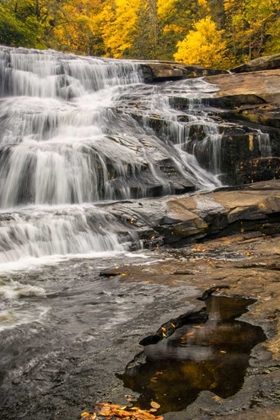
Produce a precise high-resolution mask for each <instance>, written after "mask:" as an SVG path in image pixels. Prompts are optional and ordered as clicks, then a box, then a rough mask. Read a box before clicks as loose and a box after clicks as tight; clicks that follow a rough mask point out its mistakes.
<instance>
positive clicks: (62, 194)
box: [0, 47, 221, 287]
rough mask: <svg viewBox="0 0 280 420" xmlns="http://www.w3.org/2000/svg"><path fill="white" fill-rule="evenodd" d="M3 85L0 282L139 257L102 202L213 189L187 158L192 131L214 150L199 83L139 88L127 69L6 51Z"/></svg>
mask: <svg viewBox="0 0 280 420" xmlns="http://www.w3.org/2000/svg"><path fill="white" fill-rule="evenodd" d="M0 75H1V84H0V98H1V99H0V238H1V240H0V272H3V273H5V272H7V271H8V272H10V271H11V270H12V271H15V270H22V269H27V270H28V269H29V268H32V267H34V266H40V264H43V265H44V264H46V263H48V262H51V263H53V262H54V261H60V260H61V258H64V259H65V258H73V257H77V256H80V257H83V256H88V257H90V256H91V257H94V256H98V255H99V254H100V253H104V252H107V253H108V252H109V253H110V255H113V254H116V253H124V252H126V251H128V250H129V249H130V246H131V244H134V249H135V246H136V248H137V247H138V248H139V249H141V242H140V241H139V239H138V238H137V236H135V234H134V233H133V229H131V230H130V229H129V228H128V227H127V225H125V226H124V225H123V223H122V221H121V218H118V217H116V215H115V214H111V213H110V211H109V210H107V209H106V208H105V207H103V208H101V207H98V204H99V203H100V202H102V201H108V200H109V201H112V200H124V199H136V198H144V197H149V196H154V195H166V194H173V193H177V192H181V193H182V192H187V191H189V190H194V189H197V190H201V189H203V190H211V189H214V188H215V187H218V186H220V185H221V182H220V181H219V177H218V168H217V167H216V168H215V170H213V171H212V173H211V172H207V171H206V170H205V169H203V168H201V167H200V165H199V164H198V162H197V160H196V157H195V155H194V154H192V153H189V152H187V151H186V150H187V146H186V145H187V143H188V141H189V131H190V129H191V127H192V126H193V125H195V126H197V125H200V126H203V127H205V131H207V132H208V134H207V138H211V139H212V140H213V142H217V144H218V139H217V132H218V128H217V127H216V125H215V124H214V123H213V121H211V119H210V118H208V116H207V113H206V112H203V110H202V108H201V98H204V97H206V98H207V97H209V96H211V95H212V94H213V92H215V91H216V88H215V86H212V85H209V84H208V83H206V82H205V81H203V80H202V79H197V80H186V81H180V82H167V83H163V84H160V85H152V84H150V85H147V84H144V83H143V80H142V73H141V67H140V65H139V64H138V63H133V62H131V61H116V60H109V59H101V58H94V57H78V56H74V55H65V54H60V53H57V52H55V51H36V50H25V49H21V48H19V49H13V48H5V47H2V48H1V50H0ZM174 94H176V96H180V95H181V96H184V97H186V98H188V101H189V109H188V110H187V112H179V111H178V110H175V109H173V108H172V106H171V105H170V100H171V98H172V96H173V95H174ZM140 120H141V121H140ZM153 121H156V123H157V124H160V126H161V127H162V129H161V130H160V132H159V131H158V130H157V129H155V127H154V128H153V123H152V122H153ZM167 162H168V168H169V169H168V170H169V171H170V168H171V169H172V173H173V175H174V174H175V176H170V173H168V171H167V170H166V168H165V166H166V165H167ZM112 253H113V254H112ZM100 255H101V254H100ZM5 287H7V285H5Z"/></svg>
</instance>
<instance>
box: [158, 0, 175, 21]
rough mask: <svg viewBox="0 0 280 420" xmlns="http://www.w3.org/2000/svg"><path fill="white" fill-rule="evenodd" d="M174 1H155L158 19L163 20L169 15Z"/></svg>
mask: <svg viewBox="0 0 280 420" xmlns="http://www.w3.org/2000/svg"><path fill="white" fill-rule="evenodd" d="M174 3H176V0H158V1H157V14H158V17H159V19H162V20H164V19H165V18H166V17H168V16H170V14H171V13H172V9H173V6H174Z"/></svg>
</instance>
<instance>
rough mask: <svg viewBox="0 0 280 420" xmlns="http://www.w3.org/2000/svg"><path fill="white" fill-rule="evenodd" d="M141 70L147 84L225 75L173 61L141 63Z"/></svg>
mask: <svg viewBox="0 0 280 420" xmlns="http://www.w3.org/2000/svg"><path fill="white" fill-rule="evenodd" d="M141 68H142V73H143V77H144V81H145V82H146V83H150V82H164V81H166V80H179V79H188V78H195V77H203V76H211V75H214V74H221V73H225V71H224V70H214V69H211V68H206V67H202V66H195V65H194V66H189V65H185V64H182V63H177V62H172V61H171V62H169V61H141Z"/></svg>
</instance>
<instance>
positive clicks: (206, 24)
mask: <svg viewBox="0 0 280 420" xmlns="http://www.w3.org/2000/svg"><path fill="white" fill-rule="evenodd" d="M223 34H224V31H223V30H221V31H219V30H218V29H217V27H216V24H215V22H213V21H212V20H211V18H210V17H207V18H205V19H201V20H199V21H198V22H197V23H196V24H195V30H192V31H190V32H189V33H188V35H187V36H186V37H185V38H184V39H183V41H180V42H178V44H177V47H178V50H177V52H176V53H175V54H174V59H175V60H177V61H181V62H184V63H187V64H200V65H204V66H214V67H219V65H221V62H222V60H223V56H224V54H225V52H226V42H225V41H223Z"/></svg>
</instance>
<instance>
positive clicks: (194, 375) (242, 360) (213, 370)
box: [121, 297, 266, 413]
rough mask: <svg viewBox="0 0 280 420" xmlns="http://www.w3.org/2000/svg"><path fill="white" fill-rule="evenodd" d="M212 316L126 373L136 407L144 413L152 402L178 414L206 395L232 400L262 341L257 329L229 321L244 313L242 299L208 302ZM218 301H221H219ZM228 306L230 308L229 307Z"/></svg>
mask: <svg viewBox="0 0 280 420" xmlns="http://www.w3.org/2000/svg"><path fill="white" fill-rule="evenodd" d="M210 300H211V305H208V306H210V308H211V307H212V308H214V309H215V310H213V314H217V308H218V307H219V308H220V314H222V315H223V316H222V317H220V319H219V320H217V317H216V316H215V317H214V319H211V311H210V313H209V320H208V321H207V322H206V323H205V324H202V325H186V326H183V327H182V328H180V329H178V330H177V331H176V332H175V333H174V334H173V335H172V336H171V337H169V338H168V339H165V340H162V341H160V342H159V343H157V344H155V345H149V346H147V347H146V348H145V351H144V353H145V356H146V360H145V363H142V364H139V365H138V366H136V367H133V368H132V369H129V368H128V369H127V371H126V372H125V374H124V375H122V376H121V379H122V380H123V381H124V385H125V386H126V387H128V388H131V389H132V390H133V391H136V392H139V393H140V397H139V399H138V401H137V403H138V404H139V405H140V406H141V407H142V408H148V407H149V404H150V401H151V400H156V401H157V402H158V403H159V404H160V406H161V408H160V411H161V413H164V412H169V411H179V410H182V409H183V408H185V407H186V406H188V405H189V404H191V403H192V402H193V401H195V400H196V398H197V397H198V395H199V393H200V392H201V391H203V390H209V391H212V392H213V393H215V394H216V395H217V396H218V397H221V398H227V397H229V396H231V395H234V394H235V393H236V392H237V391H238V390H239V389H240V388H241V386H242V384H243V382H244V375H245V372H246V369H247V367H248V364H249V357H250V352H251V350H252V348H253V347H254V346H255V345H256V344H258V343H260V342H262V341H264V340H265V338H266V337H265V334H264V332H263V330H262V329H261V328H260V327H257V326H253V325H250V324H248V323H245V322H241V321H234V320H232V319H230V318H232V316H235V317H236V316H239V315H240V314H241V312H240V309H241V308H243V310H242V312H243V313H244V312H246V306H247V305H248V304H249V303H252V302H249V301H248V300H246V299H229V298H217V297H212V298H211V299H210ZM219 300H220V301H219ZM229 302H230V304H229Z"/></svg>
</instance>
